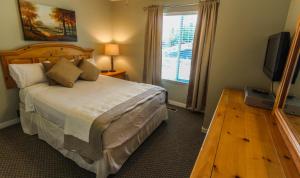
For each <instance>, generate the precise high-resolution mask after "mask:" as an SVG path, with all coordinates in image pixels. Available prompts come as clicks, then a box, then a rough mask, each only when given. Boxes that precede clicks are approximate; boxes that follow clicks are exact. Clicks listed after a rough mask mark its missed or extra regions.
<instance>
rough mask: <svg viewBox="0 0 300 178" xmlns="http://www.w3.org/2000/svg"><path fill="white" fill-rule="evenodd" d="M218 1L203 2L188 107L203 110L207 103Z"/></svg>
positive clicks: (199, 13) (200, 10)
mask: <svg viewBox="0 0 300 178" xmlns="http://www.w3.org/2000/svg"><path fill="white" fill-rule="evenodd" d="M218 6H219V3H218V2H215V1H214V2H213V1H207V2H202V3H201V4H200V6H199V12H198V22H197V27H196V32H195V38H194V46H193V56H192V66H191V74H190V83H189V90H188V97H187V109H189V110H191V111H197V112H203V111H204V109H205V104H206V94H207V84H208V71H209V66H210V62H211V58H212V49H213V44H214V37H215V31H216V24H217V16H218Z"/></svg>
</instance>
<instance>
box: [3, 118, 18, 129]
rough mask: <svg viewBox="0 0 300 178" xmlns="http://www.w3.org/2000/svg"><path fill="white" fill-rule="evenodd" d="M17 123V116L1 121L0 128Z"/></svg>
mask: <svg viewBox="0 0 300 178" xmlns="http://www.w3.org/2000/svg"><path fill="white" fill-rule="evenodd" d="M18 123H20V119H19V118H16V119H13V120H9V121H6V122H2V123H0V129H4V128H6V127H9V126H12V125H15V124H18Z"/></svg>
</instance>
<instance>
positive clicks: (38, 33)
mask: <svg viewBox="0 0 300 178" xmlns="http://www.w3.org/2000/svg"><path fill="white" fill-rule="evenodd" d="M19 10H20V16H21V21H22V28H23V34H24V39H25V40H26V41H77V30H76V16H75V11H71V10H66V9H61V8H56V7H51V6H46V5H41V4H37V3H33V2H30V1H28V0H19Z"/></svg>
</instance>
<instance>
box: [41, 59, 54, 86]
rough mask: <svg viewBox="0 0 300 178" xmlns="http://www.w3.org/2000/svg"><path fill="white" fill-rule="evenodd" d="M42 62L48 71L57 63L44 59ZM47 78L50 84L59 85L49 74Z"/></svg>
mask: <svg viewBox="0 0 300 178" xmlns="http://www.w3.org/2000/svg"><path fill="white" fill-rule="evenodd" d="M42 64H43V66H44V69H45V72H46V73H47V72H48V71H49V70H50V69H51V68H52V67H53V66H54V65H55V63H52V62H50V61H44V62H43V63H42ZM47 79H48V83H49V85H50V86H53V85H57V83H56V82H55V81H54V80H52V79H51V78H49V77H48V76H47Z"/></svg>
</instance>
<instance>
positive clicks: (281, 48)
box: [264, 32, 290, 81]
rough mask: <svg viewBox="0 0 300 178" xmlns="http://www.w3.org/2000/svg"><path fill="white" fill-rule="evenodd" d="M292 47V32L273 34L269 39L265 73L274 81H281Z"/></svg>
mask: <svg viewBox="0 0 300 178" xmlns="http://www.w3.org/2000/svg"><path fill="white" fill-rule="evenodd" d="M289 47H290V33H289V32H282V33H278V34H275V35H272V36H271V37H270V38H269V41H268V47H267V52H266V58H265V63H264V73H265V74H266V75H267V76H268V77H269V78H270V79H271V80H272V81H280V80H281V77H282V74H283V71H284V67H285V64H286V61H287V57H288V53H289Z"/></svg>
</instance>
